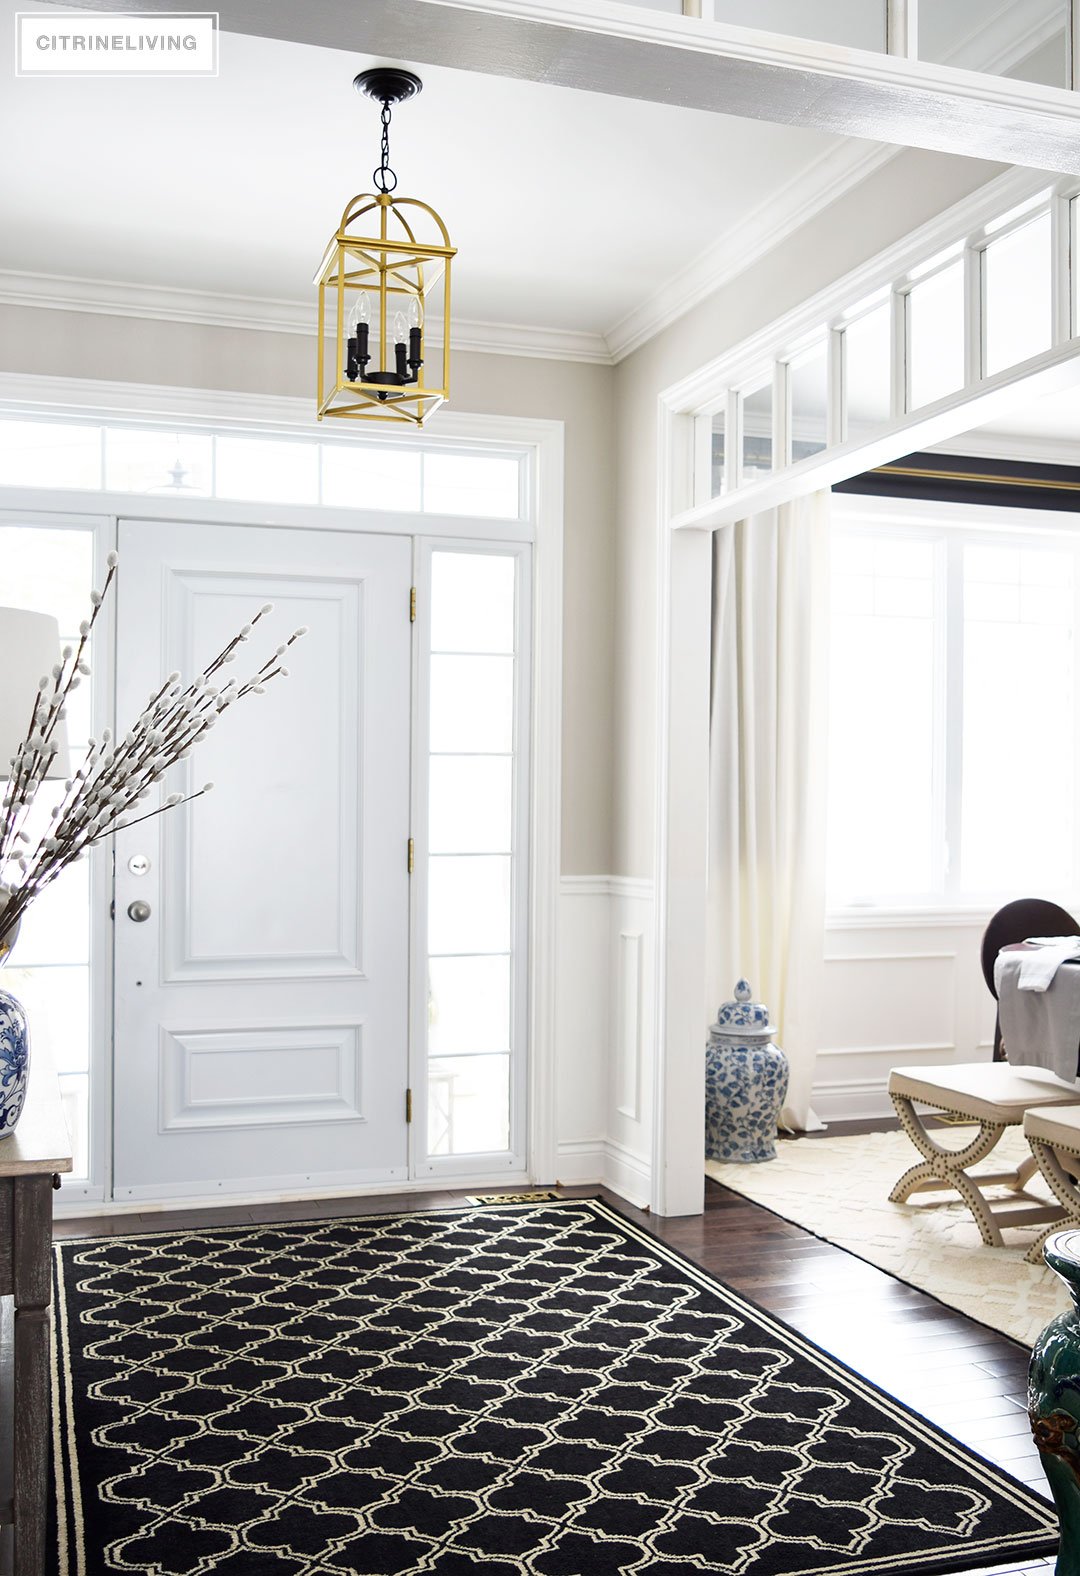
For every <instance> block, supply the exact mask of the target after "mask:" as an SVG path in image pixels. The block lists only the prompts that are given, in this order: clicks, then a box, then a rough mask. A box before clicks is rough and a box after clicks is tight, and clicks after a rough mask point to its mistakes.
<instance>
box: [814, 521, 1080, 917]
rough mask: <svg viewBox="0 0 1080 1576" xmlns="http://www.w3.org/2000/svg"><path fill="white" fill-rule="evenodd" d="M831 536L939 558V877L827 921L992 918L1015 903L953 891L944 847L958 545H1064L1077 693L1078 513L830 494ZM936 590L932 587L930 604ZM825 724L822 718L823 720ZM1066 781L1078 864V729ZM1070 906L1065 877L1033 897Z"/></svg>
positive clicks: (957, 745)
mask: <svg viewBox="0 0 1080 1576" xmlns="http://www.w3.org/2000/svg"><path fill="white" fill-rule="evenodd" d="M831 511H832V526H833V528H834V529H835V530H847V531H853V532H857V533H858V534H859V535H862V536H866V537H889V538H890V539H892V540H896V539H897V538H898V537H902V538H906V539H908V540H922V541H927V540H930V541H934V542H935V543H937V544H939V545H940V549H941V552H942V554H943V556H944V559H945V563H944V565H943V569H942V574H941V579H940V581H939V582H938V585H939V586H940V590H941V593H942V596H941V599H940V604H939V605H936V606H935V619H936V634H937V651H936V652H935V675H934V705H935V709H936V710H937V711H938V713H939V714H938V715H937V716H935V728H934V734H935V761H934V770H935V777H936V782H935V788H934V800H933V803H934V819H935V826H936V832H935V847H934V849H933V860H934V868H935V871H937V872H938V874H939V876H940V885H939V887H938V890H937V891H934V892H928V893H924V894H921V895H916V896H913V897H910V898H902V897H897V896H896V895H895V894H889V893H882V894H879V895H877V896H868V899H867V901H865V902H863V901H859V902H852V903H830V905H829V910H828V916H827V919H828V923H829V924H841V925H843V926H845V928H850V927H851V926H853V925H855V926H857V925H858V924H859V922H860V921H866V922H867V923H869V924H880V923H881V922H882V921H884V920H892V921H895V922H897V923H899V924H909V923H910V924H917V923H919V922H920V921H921V920H929V921H931V922H933V921H938V922H940V921H941V920H942V919H943V918H944V917H946V916H947V917H949V918H956V919H965V918H970V917H971V916H973V915H976V916H982V915H986V914H988V913H992V912H993V910H994V909H995V908H997V907H999V906H1000V904H1001V903H1002V902H1006V901H1008V899H1010V898H1012V897H1015V896H1016V893H1015V892H1013V891H1012V890H1006V889H1002V890H1001V891H1000V892H997V893H993V892H984V893H978V894H972V893H970V892H965V891H964V890H963V889H962V888H961V885H960V871H959V870H958V868H957V865H958V860H952V861H951V866H947V865H946V850H947V849H948V850H949V851H950V852H951V849H952V847H953V846H954V844H955V846H956V848H957V849H959V847H960V834H961V793H962V787H963V776H962V768H961V767H960V765H959V763H960V761H961V758H962V753H963V737H962V729H963V689H964V666H963V601H962V597H963V561H962V557H963V548H964V546H965V545H976V544H979V543H984V542H985V543H992V542H994V541H995V540H996V539H1000V538H1001V537H1002V536H1007V537H1009V538H1010V539H1011V540H1015V539H1017V538H1019V537H1022V536H1023V537H1027V538H1029V540H1030V544H1031V545H1032V546H1034V547H1045V548H1047V549H1051V548H1053V547H1060V546H1061V545H1062V544H1068V545H1069V546H1071V547H1072V548H1073V551H1074V554H1075V557H1076V574H1075V579H1074V592H1073V595H1074V604H1075V624H1074V628H1075V630H1076V631H1077V637H1076V638H1077V644H1076V677H1077V680H1078V688H1080V513H1077V514H1072V513H1070V512H1068V511H1065V510H1056V509H1055V510H1049V509H1018V508H1009V507H1002V506H1000V505H982V504H966V503H945V502H936V501H933V500H920V501H919V502H918V503H914V502H912V500H911V499H906V498H904V499H902V498H878V497H870V496H865V495H860V494H858V493H835V494H834V495H833V499H832V505H831ZM937 592H938V586H936V587H935V599H936V602H937V600H938V598H937ZM830 725H831V719H830ZM1074 774H1075V775H1074V782H1075V784H1076V786H1077V790H1078V791H1077V794H1076V797H1075V809H1074V828H1073V832H1074V845H1073V846H1074V848H1075V849H1076V850H1077V860H1078V867H1080V730H1078V732H1077V743H1076V758H1075V761H1074ZM1042 895H1043V896H1046V897H1048V898H1051V899H1052V900H1054V901H1057V902H1061V903H1063V904H1064V905H1065V906H1066V907H1072V906H1074V905H1075V904H1077V902H1078V899H1080V880H1078V879H1077V873H1076V872H1074V879H1073V884H1072V886H1069V885H1068V884H1063V885H1062V887H1061V888H1060V889H1059V890H1057V891H1053V892H1049V891H1048V892H1046V893H1044V894H1042Z"/></svg>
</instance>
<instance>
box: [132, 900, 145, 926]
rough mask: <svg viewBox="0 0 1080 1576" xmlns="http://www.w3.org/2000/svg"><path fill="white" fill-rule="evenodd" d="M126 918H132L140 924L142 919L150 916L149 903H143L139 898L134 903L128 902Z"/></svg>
mask: <svg viewBox="0 0 1080 1576" xmlns="http://www.w3.org/2000/svg"><path fill="white" fill-rule="evenodd" d="M128 918H129V919H133V920H134V921H135V923H136V924H137V925H141V924H142V922H143V920H144V919H149V918H150V905H149V903H144V902H143V901H142V899H141V898H140V899H139V900H138V901H137V902H135V903H129V904H128Z"/></svg>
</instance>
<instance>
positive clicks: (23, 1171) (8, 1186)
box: [0, 1052, 72, 1576]
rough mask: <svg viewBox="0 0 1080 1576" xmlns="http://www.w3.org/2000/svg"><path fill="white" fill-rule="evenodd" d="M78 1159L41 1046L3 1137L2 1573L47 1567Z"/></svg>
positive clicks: (36, 1575) (31, 1574)
mask: <svg viewBox="0 0 1080 1576" xmlns="http://www.w3.org/2000/svg"><path fill="white" fill-rule="evenodd" d="M71 1165H72V1157H71V1139H70V1137H69V1135H68V1130H67V1123H66V1122H65V1120H64V1111H63V1106H62V1104H61V1100H60V1085H59V1083H58V1082H57V1079H56V1074H55V1073H54V1072H53V1070H52V1068H51V1067H50V1065H49V1063H48V1061H47V1060H46V1059H45V1057H43V1056H40V1055H38V1054H37V1053H36V1052H34V1053H32V1055H31V1065H30V1087H29V1090H28V1093H27V1099H26V1106H25V1109H24V1110H23V1113H22V1117H21V1118H20V1120H19V1125H18V1127H17V1128H16V1129H15V1131H14V1133H12V1134H11V1136H10V1137H9V1138H2V1139H0V1297H3V1298H5V1299H8V1298H10V1303H8V1302H7V1301H5V1303H4V1305H3V1306H4V1314H3V1318H2V1323H0V1328H2V1333H3V1338H2V1340H0V1441H2V1442H3V1444H4V1445H5V1446H6V1447H7V1448H5V1449H3V1450H2V1452H0V1461H2V1471H3V1479H2V1482H0V1527H2V1528H3V1534H2V1541H0V1572H7V1571H11V1572H12V1573H13V1576H44V1572H45V1519H46V1508H47V1495H48V1491H49V1441H50V1437H51V1433H52V1429H51V1406H50V1396H49V1303H50V1301H51V1295H52V1252H51V1249H52V1195H53V1187H54V1186H58V1185H59V1176H60V1173H61V1172H63V1171H70V1170H71ZM54 1177H55V1178H56V1179H57V1181H56V1182H55V1183H54V1181H53V1178H54Z"/></svg>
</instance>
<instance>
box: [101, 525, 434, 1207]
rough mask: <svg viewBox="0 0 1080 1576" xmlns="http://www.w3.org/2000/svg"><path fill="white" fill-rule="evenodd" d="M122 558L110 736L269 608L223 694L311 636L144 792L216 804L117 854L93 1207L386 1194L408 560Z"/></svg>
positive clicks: (402, 1156)
mask: <svg viewBox="0 0 1080 1576" xmlns="http://www.w3.org/2000/svg"><path fill="white" fill-rule="evenodd" d="M119 543H120V552H121V561H122V568H123V572H122V575H121V579H120V582H119V584H120V596H119V600H118V662H117V671H118V675H119V677H118V694H117V715H118V719H119V722H120V725H121V727H123V726H124V725H125V724H126V719H128V718H129V717H133V716H134V715H137V713H138V712H139V711H140V710H141V709H142V707H143V706H144V705H145V703H146V698H147V695H148V693H149V692H150V690H151V688H152V687H156V685H157V683H158V682H160V679H161V678H162V677H164V675H165V674H166V673H168V672H169V671H171V670H173V669H179V670H180V671H181V672H182V673H183V674H184V676H185V678H188V677H191V676H193V674H194V673H195V672H196V671H198V670H199V669H200V668H201V667H202V666H203V665H204V663H205V662H206V661H208V660H209V659H210V658H211V657H212V656H213V655H215V654H216V653H217V651H218V650H219V649H220V648H221V647H222V646H223V645H224V644H225V642H226V640H228V639H229V638H230V637H231V635H232V634H234V633H235V631H236V630H237V629H238V628H239V627H240V626H241V625H242V624H244V623H245V622H248V621H250V619H251V617H252V615H253V614H254V613H255V612H256V611H257V610H258V608H259V607H260V606H262V605H263V604H264V603H266V602H273V603H274V605H275V606H274V612H273V614H271V615H268V616H267V617H266V618H265V619H264V620H263V621H262V622H260V624H259V625H258V626H257V629H256V632H255V635H254V636H253V637H252V640H251V641H250V643H249V645H248V646H247V647H246V648H244V652H245V655H244V657H243V658H242V659H241V660H240V661H238V662H237V664H236V665H235V666H233V667H230V668H229V669H226V670H225V671H226V672H227V673H228V674H229V675H230V676H231V674H233V673H235V674H236V675H237V676H238V677H243V676H245V675H246V671H247V669H248V667H249V666H250V667H251V669H252V670H253V669H254V668H255V667H258V666H259V665H260V664H261V662H262V661H263V660H264V659H265V657H266V656H268V655H269V654H270V653H271V652H272V651H273V649H274V647H275V645H277V644H278V643H280V642H281V641H283V640H284V639H286V638H287V636H288V634H289V633H291V631H292V630H293V629H295V628H296V627H297V626H299V625H301V624H306V625H308V626H309V629H310V633H309V634H308V635H307V637H306V638H305V639H304V640H303V641H301V642H299V643H298V644H297V645H296V646H294V647H293V648H292V649H291V650H290V652H289V655H288V659H287V662H288V667H289V677H288V678H286V679H277V680H275V681H274V682H273V683H272V684H271V685H269V686H268V688H267V692H266V694H265V695H263V696H261V697H259V696H251V697H248V698H247V699H245V700H244V701H243V702H242V703H241V704H240V705H238V706H236V707H235V708H233V709H231V710H230V711H229V712H228V713H227V714H226V715H225V716H224V717H223V718H222V720H221V723H220V725H219V727H218V728H217V729H216V730H215V731H214V732H213V733H212V734H211V735H209V736H208V737H207V739H206V740H205V742H204V743H203V744H201V745H200V746H199V747H198V748H197V750H196V751H195V753H194V756H193V757H192V759H190V760H189V761H187V762H185V763H183V765H182V766H181V767H179V768H177V771H176V772H175V774H173V777H172V778H171V779H170V781H169V782H168V784H167V785H166V787H167V791H191V789H192V788H198V787H199V786H201V784H202V783H203V782H205V781H207V780H213V781H214V783H215V787H214V791H213V793H211V794H209V795H207V796H205V797H203V798H200V799H198V800H197V801H196V802H195V803H194V804H193V805H191V806H190V807H186V808H183V809H179V810H175V811H169V812H168V813H167V814H166V815H164V816H162V817H160V818H158V819H157V820H156V821H150V822H148V823H146V824H145V825H144V826H141V827H133V828H131V829H129V830H128V831H126V832H124V833H122V834H121V835H120V836H119V837H118V838H117V849H116V1072H115V1095H114V1107H115V1122H114V1135H115V1136H114V1151H115V1153H114V1166H115V1184H114V1194H115V1197H116V1198H117V1199H118V1200H133V1199H137V1198H168V1197H185V1196H196V1195H197V1196H206V1195H207V1194H209V1193H211V1192H215V1191H220V1192H222V1193H225V1192H249V1191H252V1192H257V1191H260V1190H262V1189H266V1188H273V1189H282V1188H295V1189H298V1190H304V1189H308V1188H319V1187H334V1186H342V1185H348V1184H349V1183H356V1184H371V1183H376V1182H392V1181H395V1180H399V1179H404V1178H405V1177H407V1175H408V1128H407V1125H406V1119H405V1088H406V1083H407V1065H408V1009H407V1003H408V973H409V956H408V941H409V876H408V859H407V850H408V838H409V822H410V763H409V748H410V743H409V734H410V670H411V659H410V651H411V632H410V623H409V586H410V582H411V573H410V569H411V552H410V544H409V542H408V541H407V540H406V539H403V538H400V537H391V536H377V535H357V534H352V533H348V532H336V531H314V530H310V529H308V530H303V531H297V530H279V529H268V528H265V527H251V528H248V527H238V526H222V525H217V524H213V525H211V524H199V525H193V524H187V525H184V526H182V527H180V528H177V526H176V525H175V524H164V523H161V522H153V521H138V520H122V521H121V522H120V529H119ZM264 630H265V631H266V634H265V635H262V631H264ZM260 635H262V638H261V639H260V638H258V637H259V636H260ZM264 648H265V649H264ZM248 653H250V657H249V656H248ZM139 855H141V856H143V857H144V858H146V859H148V860H149V869H148V870H146V871H145V872H144V873H142V874H139V873H137V872H138V870H139V861H138V858H137V857H136V856H139ZM133 857H135V858H136V866H135V870H133V869H132V868H131V863H130V862H131V860H132V859H133ZM138 902H142V903H146V904H148V905H149V907H150V916H149V918H148V919H146V920H145V921H143V922H141V923H140V922H137V921H135V920H133V919H132V918H130V917H129V912H128V911H129V907H130V905H131V904H132V903H138Z"/></svg>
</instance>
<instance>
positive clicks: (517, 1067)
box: [410, 537, 532, 1182]
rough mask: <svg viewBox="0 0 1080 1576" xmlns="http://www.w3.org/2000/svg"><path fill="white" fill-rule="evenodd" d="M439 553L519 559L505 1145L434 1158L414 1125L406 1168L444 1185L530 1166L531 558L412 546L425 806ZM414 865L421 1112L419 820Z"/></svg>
mask: <svg viewBox="0 0 1080 1576" xmlns="http://www.w3.org/2000/svg"><path fill="white" fill-rule="evenodd" d="M436 552H455V553H472V554H490V555H493V556H497V557H500V558H509V557H512V558H514V559H515V561H516V595H515V604H516V605H515V610H514V654H515V671H514V766H513V795H514V807H513V819H512V844H511V852H512V864H511V871H512V887H511V925H512V940H511V978H510V1001H511V1008H510V1012H511V1042H510V1143H509V1147H508V1149H506V1150H502V1151H495V1152H490V1153H483V1154H478V1155H431V1154H429V1153H428V1148H427V1132H426V1123H424V1122H417V1121H416V1120H415V1119H414V1121H413V1124H412V1129H413V1130H412V1135H411V1136H412V1146H413V1153H412V1156H411V1171H412V1174H413V1175H414V1176H415V1177H417V1178H423V1177H427V1178H441V1179H442V1180H444V1181H447V1182H449V1181H450V1180H451V1179H452V1178H455V1177H457V1176H458V1175H459V1174H460V1173H462V1172H463V1171H465V1172H468V1173H470V1174H475V1175H487V1174H488V1173H498V1174H499V1175H500V1176H502V1175H510V1176H513V1175H521V1176H524V1175H525V1174H526V1171H527V1130H526V1124H527V1118H528V1077H527V1074H528V1067H529V1057H528V1040H529V1011H528V988H527V987H528V980H527V976H526V971H525V969H524V967H523V964H524V963H525V960H526V959H527V958H528V948H529V889H530V860H529V816H528V802H529V781H530V762H529V754H530V738H529V728H528V719H529V710H530V699H531V694H532V675H531V667H532V661H531V655H532V638H531V625H532V591H531V578H532V563H531V557H532V553H531V547H530V545H529V544H528V543H515V542H512V541H507V542H487V543H483V544H480V543H478V542H476V541H475V540H469V539H466V538H462V539H459V540H454V539H453V538H449V539H441V538H440V539H439V540H437V541H433V540H432V539H431V538H430V537H427V538H421V539H418V540H417V543H416V585H417V600H418V602H419V604H420V607H421V608H422V609H426V610H427V612H426V614H425V616H424V617H423V618H418V619H417V624H418V626H419V630H418V636H417V640H418V652H417V657H416V661H415V666H414V672H415V674H416V688H417V694H416V704H415V707H414V734H413V761H414V763H415V767H414V772H413V786H414V790H415V792H416V794H417V798H418V800H419V802H420V803H421V804H423V805H426V804H427V803H428V775H429V763H430V754H429V749H428V741H429V738H430V728H431V708H430V704H429V680H430V673H431V618H430V611H431V559H432V554H433V553H436ZM415 853H416V858H415V867H414V870H413V881H412V892H411V898H412V914H413V919H412V923H413V952H412V956H413V958H414V960H415V964H416V967H415V969H414V977H413V981H412V990H411V999H412V1020H413V1032H412V1034H411V1035H410V1058H411V1062H410V1065H411V1072H410V1084H411V1087H412V1089H413V1090H414V1096H415V1092H416V1091H419V1093H420V1099H419V1102H416V1101H415V1098H414V1107H415V1105H416V1104H417V1103H418V1105H419V1109H420V1110H421V1111H422V1112H423V1114H424V1117H425V1118H426V1115H427V1082H428V1055H427V1043H428V1038H427V1028H428V1023H427V1018H428V993H427V970H426V964H427V961H428V951H427V913H428V909H427V891H428V869H429V865H428V860H429V848H428V828H427V826H426V825H423V824H422V821H421V818H417V819H416V822H415Z"/></svg>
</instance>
